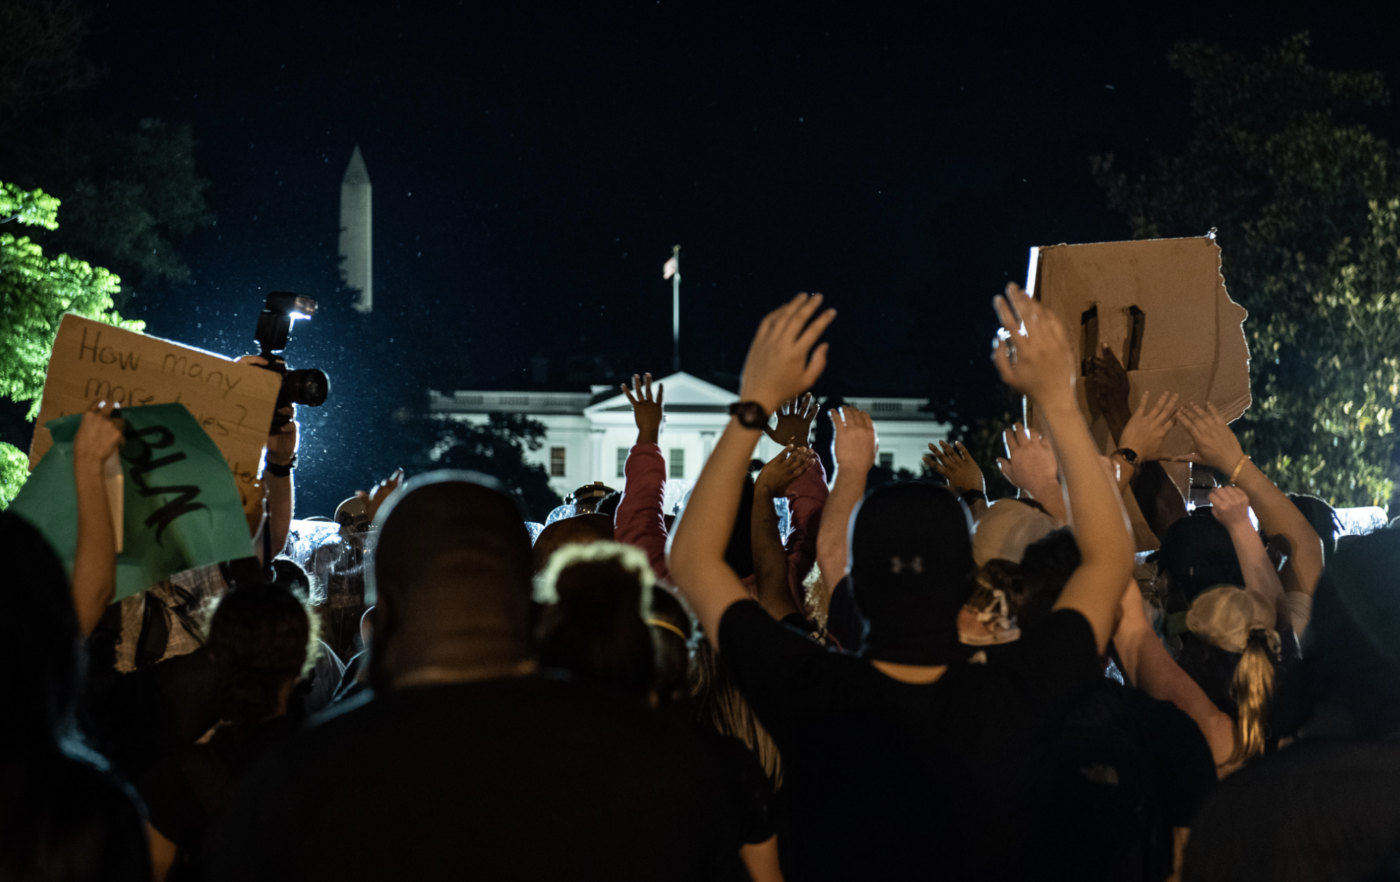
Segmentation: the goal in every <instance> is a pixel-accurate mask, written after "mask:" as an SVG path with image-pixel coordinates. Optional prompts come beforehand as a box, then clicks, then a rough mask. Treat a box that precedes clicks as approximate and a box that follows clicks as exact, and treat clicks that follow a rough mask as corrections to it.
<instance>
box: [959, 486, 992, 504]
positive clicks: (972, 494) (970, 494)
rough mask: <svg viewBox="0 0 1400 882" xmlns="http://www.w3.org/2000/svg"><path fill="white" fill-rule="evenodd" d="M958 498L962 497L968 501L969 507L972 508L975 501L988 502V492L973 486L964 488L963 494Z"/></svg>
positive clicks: (964, 500)
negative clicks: (967, 488) (969, 488)
mask: <svg viewBox="0 0 1400 882" xmlns="http://www.w3.org/2000/svg"><path fill="white" fill-rule="evenodd" d="M958 498H959V499H961V500H962V501H963V502H964V503H966V505H967V507H968V508H972V504H973V503H974V502H979V501H981V502H986V501H987V494H985V493H983V492H982V491H981V490H978V489H977V488H976V487H973V488H972V489H971V490H964V491H963V494H962V495H961V496H959V497H958Z"/></svg>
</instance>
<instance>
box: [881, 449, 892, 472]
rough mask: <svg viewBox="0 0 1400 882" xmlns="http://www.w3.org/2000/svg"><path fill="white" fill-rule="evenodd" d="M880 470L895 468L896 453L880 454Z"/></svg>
mask: <svg viewBox="0 0 1400 882" xmlns="http://www.w3.org/2000/svg"><path fill="white" fill-rule="evenodd" d="M880 468H882V469H892V468H894V452H893V451H890V452H887V453H882V454H880Z"/></svg>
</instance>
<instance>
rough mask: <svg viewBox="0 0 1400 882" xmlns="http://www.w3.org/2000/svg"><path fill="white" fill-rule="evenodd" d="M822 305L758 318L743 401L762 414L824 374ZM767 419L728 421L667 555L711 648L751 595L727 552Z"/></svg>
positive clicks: (815, 299) (825, 316)
mask: <svg viewBox="0 0 1400 882" xmlns="http://www.w3.org/2000/svg"><path fill="white" fill-rule="evenodd" d="M821 301H822V297H821V295H820V294H816V295H813V296H811V297H808V296H807V295H806V294H799V295H797V296H796V297H794V298H793V299H792V300H791V301H789V302H788V303H787V304H786V305H784V306H782V307H780V308H779V309H776V310H774V311H773V312H771V313H769V314H768V315H767V317H765V318H764V319H763V322H762V324H760V325H759V326H758V333H757V334H756V335H754V339H753V343H752V344H751V345H750V347H749V354H748V358H747V359H746V360H745V362H744V377H743V381H742V383H741V387H740V390H739V397H740V400H741V401H743V402H754V403H756V404H758V405H759V407H761V408H762V409H763V411H764V413H765V414H771V413H772V412H773V410H774V409H775V408H776V407H778V405H779V404H781V403H782V402H783V401H785V400H787V399H789V398H796V397H797V395H798V394H799V393H801V392H802V390H804V389H809V388H811V386H812V384H813V383H814V382H816V379H817V377H819V376H821V372H822V370H823V369H825V367H826V350H827V344H825V343H822V344H821V345H817V339H818V338H819V337H820V336H821V334H822V332H823V331H825V330H826V326H827V325H829V324H831V320H832V319H833V318H835V317H836V310H834V309H828V310H826V311H825V312H823V313H822V314H821V315H819V316H816V318H815V319H814V318H813V316H814V315H816V312H817V308H818V307H820V306H821ZM814 346H815V347H816V348H815V349H813V347H814ZM809 354H810V357H809ZM766 422H767V420H766V419H764V420H763V421H762V422H752V421H751V425H752V428H750V427H749V426H746V425H744V424H742V423H740V420H739V417H738V416H733V417H730V419H729V425H728V426H726V427H725V430H724V433H723V434H722V435H720V438H719V441H718V443H717V444H716V445H715V449H714V452H713V453H711V454H710V459H709V461H708V462H706V463H705V467H704V468H703V469H701V471H700V478H699V479H698V480H697V481H696V482H695V489H694V490H693V491H692V492H691V495H690V502H689V504H687V505H686V508H685V512H684V513H683V514H682V515H681V519H680V521H679V522H678V523H677V524H676V529H675V534H674V535H673V536H672V539H671V547H670V553H669V555H668V556H667V562H668V564H669V565H670V570H671V576H672V578H673V579H674V580H675V582H676V584H677V586H679V587H680V589H681V591H682V592H684V593H685V595H686V599H688V600H689V601H690V605H691V608H692V609H694V610H695V614H696V616H697V617H698V618H699V619H700V625H701V627H702V628H704V629H705V633H706V635H708V637H709V639H710V642H711V643H713V644H714V645H715V647H716V648H718V647H719V622H720V619H721V618H722V617H723V615H724V611H725V610H727V609H728V608H729V607H730V606H731V605H732V604H735V603H737V602H739V601H741V600H745V599H746V598H747V597H748V594H747V592H745V591H744V587H743V585H742V584H741V583H740V582H739V577H738V576H736V575H735V574H734V571H733V570H732V569H730V568H729V565H728V564H726V563H725V561H724V549H725V546H726V545H727V544H728V543H729V535H730V533H731V532H732V531H733V529H734V516H735V514H736V513H737V512H738V510H739V497H740V491H741V487H742V485H743V482H744V475H745V474H746V472H747V470H748V464H749V458H750V457H751V456H753V450H754V445H756V444H757V443H758V439H759V437H760V433H761V432H762V431H763V425H764V424H765V423H766Z"/></svg>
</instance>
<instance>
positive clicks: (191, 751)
mask: <svg viewBox="0 0 1400 882" xmlns="http://www.w3.org/2000/svg"><path fill="white" fill-rule="evenodd" d="M297 724H298V721H297V720H296V719H294V718H293V717H291V716H288V715H286V714H283V715H282V716H280V717H277V718H276V719H273V720H269V721H268V722H265V723H262V724H261V725H258V726H255V727H253V728H251V729H248V730H243V729H235V728H233V727H228V726H225V727H223V728H220V729H219V730H218V731H216V732H215V733H214V737H212V738H211V739H209V742H208V743H207V744H191V745H187V746H185V747H182V748H180V749H178V750H176V751H175V752H174V753H173V754H171V756H169V757H167V758H166V759H165V760H164V761H162V762H161V763H159V764H158V765H157V766H156V767H155V768H153V769H152V770H151V771H150V772H148V773H147V774H146V775H145V776H144V777H143V778H142V779H141V780H140V781H139V782H137V785H136V790H137V792H138V793H140V794H141V798H142V799H143V800H144V801H145V803H146V813H147V815H148V817H149V819H150V822H151V826H152V827H154V828H155V829H156V830H158V831H159V832H160V835H162V836H164V837H165V838H166V839H169V840H170V841H171V842H173V843H175V844H176V845H177V846H179V848H180V852H181V865H182V866H184V865H188V864H189V863H190V862H192V861H194V860H195V859H197V858H198V856H199V854H200V851H201V845H202V843H203V839H204V834H205V831H206V830H207V829H208V827H209V823H210V821H212V820H214V819H215V818H216V817H218V816H219V815H220V814H221V813H222V811H223V810H224V808H225V807H226V806H227V804H228V801H229V799H230V798H231V797H232V796H233V789H234V786H235V784H236V783H237V781H238V778H239V777H240V776H241V775H242V774H243V771H244V770H245V769H246V768H247V767H248V766H249V765H250V764H251V763H252V762H253V760H255V759H257V758H258V757H259V756H261V755H262V754H263V753H265V752H266V751H267V750H269V749H271V748H272V747H274V746H275V745H277V744H279V743H280V742H282V741H285V740H286V739H287V738H289V737H291V735H292V733H294V732H295V731H296V728H297Z"/></svg>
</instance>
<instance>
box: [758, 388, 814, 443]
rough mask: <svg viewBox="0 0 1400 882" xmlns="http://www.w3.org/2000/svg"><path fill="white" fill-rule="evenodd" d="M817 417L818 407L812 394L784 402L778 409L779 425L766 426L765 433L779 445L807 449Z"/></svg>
mask: <svg viewBox="0 0 1400 882" xmlns="http://www.w3.org/2000/svg"><path fill="white" fill-rule="evenodd" d="M816 417H817V405H816V403H815V402H813V401H812V393H811V392H808V393H807V394H806V395H803V396H802V397H801V398H794V399H791V400H789V401H784V402H783V404H782V406H781V407H779V408H778V425H777V426H774V427H772V428H769V427H767V426H765V427H764V428H763V431H764V433H765V434H766V435H767V436H768V437H769V438H772V439H773V440H774V441H775V442H776V443H778V444H791V445H793V446H794V447H807V446H809V445H808V439H809V438H811V435H812V420H814V419H816Z"/></svg>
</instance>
